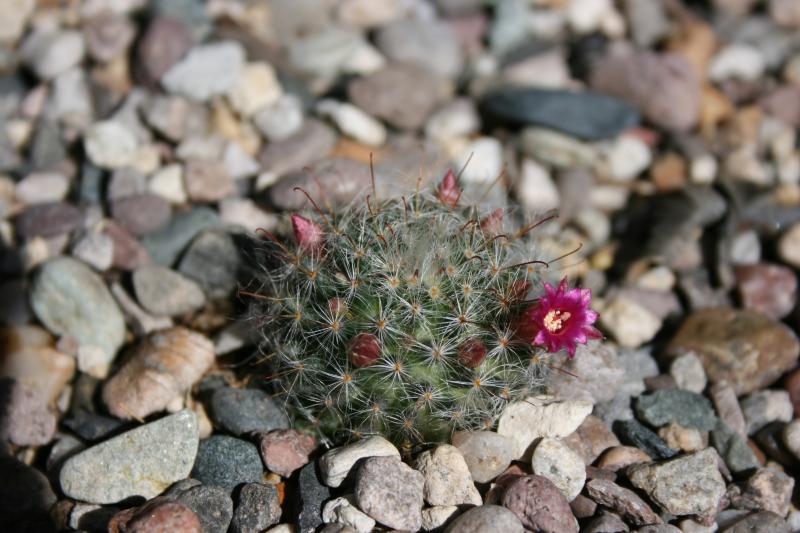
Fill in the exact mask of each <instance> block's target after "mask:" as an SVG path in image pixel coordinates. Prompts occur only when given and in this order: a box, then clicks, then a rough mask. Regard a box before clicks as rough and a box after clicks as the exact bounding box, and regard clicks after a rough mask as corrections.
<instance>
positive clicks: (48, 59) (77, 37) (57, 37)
mask: <svg viewBox="0 0 800 533" xmlns="http://www.w3.org/2000/svg"><path fill="white" fill-rule="evenodd" d="M20 52H21V58H22V61H23V62H24V63H25V64H26V65H27V66H28V67H29V68H30V69H31V70H32V71H33V72H34V73H35V74H36V76H38V77H39V78H40V79H43V80H51V79H53V78H55V77H56V76H58V75H59V74H61V73H62V72H66V71H67V70H69V69H71V68H72V67H74V66H76V65H78V64H79V63H80V62H81V61H82V60H83V56H84V54H85V52H86V44H85V43H84V40H83V35H81V33H80V32H78V31H74V30H60V29H53V30H40V31H36V32H33V33H31V34H30V35H28V37H27V38H26V39H25V41H24V42H23V43H22V48H21V50H20Z"/></svg>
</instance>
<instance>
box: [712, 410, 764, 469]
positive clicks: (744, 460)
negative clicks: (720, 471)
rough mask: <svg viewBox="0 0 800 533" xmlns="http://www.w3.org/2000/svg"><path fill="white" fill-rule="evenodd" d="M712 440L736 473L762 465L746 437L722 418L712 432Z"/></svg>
mask: <svg viewBox="0 0 800 533" xmlns="http://www.w3.org/2000/svg"><path fill="white" fill-rule="evenodd" d="M710 442H711V445H712V446H713V447H714V449H716V450H717V452H718V453H719V455H720V457H722V458H723V459H724V460H725V464H726V465H727V466H728V469H730V471H731V472H733V473H734V474H738V473H740V472H745V471H748V470H752V469H754V468H758V467H759V466H761V463H760V461H759V460H758V457H756V455H755V453H754V452H753V450H752V449H751V448H750V446H748V444H747V440H746V439H745V437H743V436H742V435H741V434H740V433H737V432H736V431H734V430H733V429H731V428H730V427H729V426H728V425H727V424H726V423H725V422H723V421H721V420H720V422H719V423H718V424H717V427H716V428H715V429H714V430H713V431H712V432H711V435H710Z"/></svg>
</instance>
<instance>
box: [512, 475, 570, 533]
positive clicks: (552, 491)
mask: <svg viewBox="0 0 800 533" xmlns="http://www.w3.org/2000/svg"><path fill="white" fill-rule="evenodd" d="M502 502H503V507H505V508H507V509H508V510H510V511H511V512H512V513H514V514H515V515H516V516H517V518H518V519H519V520H520V522H522V525H523V527H525V528H527V529H530V530H534V531H542V532H547V533H577V531H578V521H577V520H575V517H574V516H572V510H571V509H570V508H569V503H567V499H566V498H564V495H563V494H562V493H561V491H560V490H559V489H558V487H556V486H555V485H554V484H553V482H551V481H550V480H549V479H547V478H544V477H542V476H536V475H532V476H521V477H519V478H517V479H515V480H514V481H512V482H511V483H510V484H509V485H508V486H507V487H506V490H505V492H504V493H503V499H502Z"/></svg>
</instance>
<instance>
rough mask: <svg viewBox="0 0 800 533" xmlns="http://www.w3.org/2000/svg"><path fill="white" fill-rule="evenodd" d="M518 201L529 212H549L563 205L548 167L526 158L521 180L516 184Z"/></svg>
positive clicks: (515, 189)
mask: <svg viewBox="0 0 800 533" xmlns="http://www.w3.org/2000/svg"><path fill="white" fill-rule="evenodd" d="M514 192H515V194H516V198H517V200H518V201H519V202H520V204H522V205H523V206H524V207H525V208H526V209H527V210H528V211H534V212H535V211H548V210H550V209H556V208H558V207H559V205H560V204H561V194H560V193H559V190H558V187H557V186H556V184H555V182H554V181H553V177H552V176H551V175H550V171H549V170H548V169H547V167H546V166H544V165H541V164H539V163H537V162H536V161H535V160H534V159H530V158H527V157H526V158H524V159H523V160H522V168H521V170H520V175H519V178H518V179H517V181H516V183H515V184H514Z"/></svg>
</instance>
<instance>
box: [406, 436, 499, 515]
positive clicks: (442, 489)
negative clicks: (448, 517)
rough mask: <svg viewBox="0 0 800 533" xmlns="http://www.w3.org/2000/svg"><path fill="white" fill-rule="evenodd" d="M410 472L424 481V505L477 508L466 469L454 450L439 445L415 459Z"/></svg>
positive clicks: (475, 491)
mask: <svg viewBox="0 0 800 533" xmlns="http://www.w3.org/2000/svg"><path fill="white" fill-rule="evenodd" d="M414 468H415V469H416V470H417V471H419V472H420V473H421V474H422V475H423V476H424V478H425V484H424V486H423V494H424V497H425V501H426V502H427V503H428V505H462V504H471V505H481V504H482V503H483V500H482V498H481V495H480V493H479V492H478V489H477V488H475V484H474V483H473V481H472V476H471V475H470V471H469V467H468V466H467V462H466V461H465V460H464V456H463V455H462V454H461V452H460V451H459V449H458V448H456V447H455V446H451V445H449V444H442V445H439V446H437V447H436V448H434V449H433V450H428V451H425V452H422V453H421V454H420V455H418V456H417V458H416V461H415V463H414Z"/></svg>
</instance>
